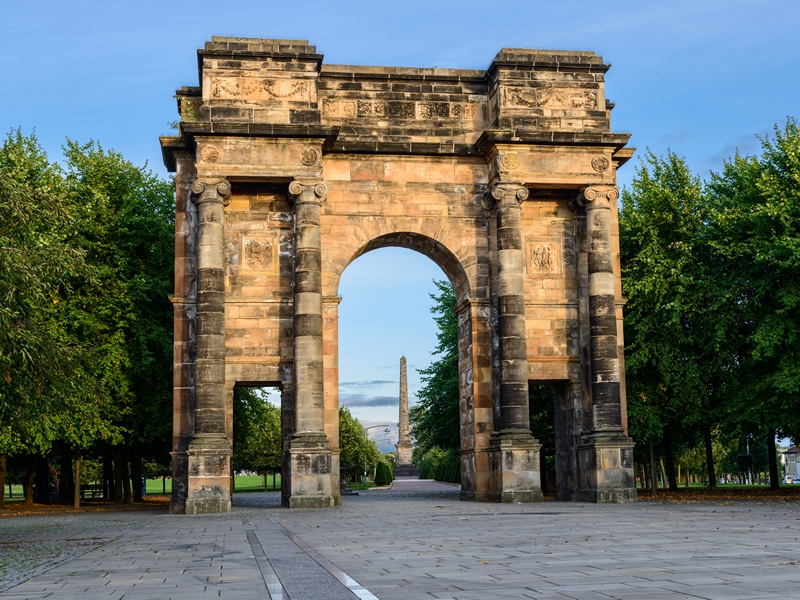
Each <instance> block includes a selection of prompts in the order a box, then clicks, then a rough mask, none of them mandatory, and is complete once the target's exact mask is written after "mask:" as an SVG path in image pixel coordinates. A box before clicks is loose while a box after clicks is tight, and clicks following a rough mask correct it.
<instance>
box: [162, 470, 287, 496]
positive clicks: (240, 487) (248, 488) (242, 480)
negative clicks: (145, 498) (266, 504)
mask: <svg viewBox="0 0 800 600" xmlns="http://www.w3.org/2000/svg"><path fill="white" fill-rule="evenodd" d="M235 485H236V492H235V493H237V494H240V493H247V492H263V491H264V480H263V479H262V478H261V475H237V476H236V479H235ZM164 486H166V493H167V494H171V493H172V478H170V477H167V479H166V481H164V482H163V483H162V481H161V479H148V480H147V493H148V494H162V493H164ZM280 490H281V476H280V475H278V476H276V477H275V487H274V488H273V487H272V476H269V477H267V491H268V492H274V491H278V492H279V491H280Z"/></svg>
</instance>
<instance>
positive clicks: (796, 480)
mask: <svg viewBox="0 0 800 600" xmlns="http://www.w3.org/2000/svg"><path fill="white" fill-rule="evenodd" d="M789 483H800V477H793V478H792V480H791V481H790V482H789Z"/></svg>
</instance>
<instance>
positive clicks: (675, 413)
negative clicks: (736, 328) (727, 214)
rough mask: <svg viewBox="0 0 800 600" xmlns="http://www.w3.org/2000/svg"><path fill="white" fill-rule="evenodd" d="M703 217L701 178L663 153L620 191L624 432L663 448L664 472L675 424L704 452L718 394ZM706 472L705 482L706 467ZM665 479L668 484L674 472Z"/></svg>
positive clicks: (717, 349)
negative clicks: (695, 433)
mask: <svg viewBox="0 0 800 600" xmlns="http://www.w3.org/2000/svg"><path fill="white" fill-rule="evenodd" d="M709 218H710V217H709V213H708V210H707V206H706V203H705V198H704V193H703V184H702V182H701V180H700V178H699V177H697V176H695V175H693V174H692V173H691V171H690V170H689V168H688V166H687V165H686V163H685V161H684V160H683V159H682V158H680V157H678V156H677V155H676V154H674V153H672V152H670V153H668V154H667V156H666V157H664V158H661V157H657V156H655V155H654V154H652V153H648V154H647V155H646V156H645V158H644V159H643V160H642V162H641V164H640V166H639V168H638V169H637V170H636V175H635V177H634V180H633V184H632V186H631V188H630V189H627V188H626V189H625V190H623V194H622V210H621V214H620V252H621V263H622V282H623V293H624V295H625V296H626V297H627V298H628V303H627V305H626V310H625V313H626V315H625V340H626V381H627V388H628V413H629V426H630V431H631V435H632V436H633V437H634V439H636V440H637V441H639V442H640V448H641V443H642V442H645V443H658V442H661V441H663V442H664V449H665V453H666V455H667V456H666V458H667V462H668V463H669V464H670V465H672V464H673V462H674V461H673V460H672V446H673V435H672V434H673V431H675V430H676V429H677V428H676V426H677V425H678V424H679V423H692V424H693V425H694V427H695V428H701V429H703V430H704V431H705V432H707V433H708V434H709V435H708V436H706V439H705V441H706V446H707V449H708V450H709V452H710V448H711V439H710V437H709V436H710V432H711V431H712V429H713V428H714V427H715V425H716V424H717V421H718V420H719V415H718V414H717V413H718V410H719V404H720V401H721V399H722V397H723V395H724V389H725V378H724V377H721V376H720V374H721V373H724V372H725V368H726V367H728V366H730V360H731V353H730V352H729V348H728V347H726V346H725V337H724V331H725V329H724V326H723V325H722V323H721V321H724V318H721V317H720V315H718V314H715V311H714V308H715V306H716V305H717V304H718V297H719V295H720V289H719V288H718V285H717V284H718V283H719V280H718V278H717V277H716V273H715V271H714V267H715V265H714V258H713V253H712V251H711V248H710V246H709V241H708V236H709V233H708V231H707V229H708V222H709ZM642 449H643V448H642ZM639 454H640V457H642V450H641V449H640V450H639ZM709 467H710V470H711V471H712V472H711V480H712V482H713V480H714V474H713V461H712V462H711V463H710V464H709ZM670 470H672V469H670ZM670 479H671V483H672V485H673V486H674V485H675V477H674V474H673V473H670Z"/></svg>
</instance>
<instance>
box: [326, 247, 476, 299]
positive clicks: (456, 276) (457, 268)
mask: <svg viewBox="0 0 800 600" xmlns="http://www.w3.org/2000/svg"><path fill="white" fill-rule="evenodd" d="M379 248H407V249H409V250H414V251H415V252H419V253H420V254H422V255H424V256H427V257H428V258H430V259H431V260H432V261H433V262H434V263H436V265H437V266H438V267H439V268H440V269H441V270H442V271H443V272H444V274H445V275H446V276H447V278H448V279H449V280H450V283H451V284H452V285H453V289H455V292H456V298H457V299H459V300H461V299H463V298H467V297H469V295H470V294H469V291H470V284H469V277H468V276H467V272H466V270H465V269H464V266H463V265H462V264H461V261H459V259H458V257H457V256H456V255H455V254H453V253H452V252H450V250H449V249H448V248H447V247H446V246H445V245H444V244H442V243H441V242H438V241H437V240H434V239H432V238H430V237H428V236H426V235H423V234H420V233H413V232H397V233H387V234H384V235H381V236H379V237H376V238H373V239H372V240H370V241H369V242H367V243H366V244H364V245H363V246H361V247H360V248H359V249H358V250H357V251H356V252H355V253H354V254H353V257H352V258H351V260H350V262H348V266H349V265H350V264H351V263H352V262H354V261H355V260H356V259H357V258H358V257H359V256H363V255H364V254H366V253H367V252H370V251H372V250H377V249H379ZM343 272H344V271H342V273H343ZM339 281H341V273H340V274H339V277H338V280H337V288H338V282H339Z"/></svg>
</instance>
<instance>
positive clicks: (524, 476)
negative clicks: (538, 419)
mask: <svg viewBox="0 0 800 600" xmlns="http://www.w3.org/2000/svg"><path fill="white" fill-rule="evenodd" d="M491 444H492V446H491V450H490V453H489V461H490V465H491V470H492V489H491V490H490V491H489V493H488V497H487V499H488V500H489V502H504V503H511V502H525V503H530V502H542V500H543V499H544V498H543V497H542V485H541V474H540V472H539V449H540V448H541V447H542V446H541V444H539V442H538V441H537V440H536V438H534V437H533V436H531V434H530V433H525V432H500V433H499V434H495V435H494V436H492V442H491ZM475 499H477V498H475Z"/></svg>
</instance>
